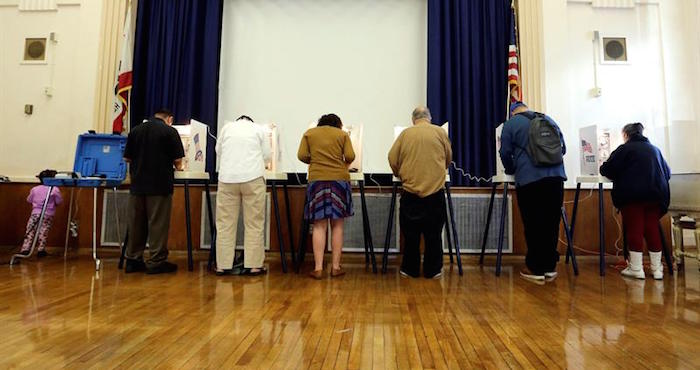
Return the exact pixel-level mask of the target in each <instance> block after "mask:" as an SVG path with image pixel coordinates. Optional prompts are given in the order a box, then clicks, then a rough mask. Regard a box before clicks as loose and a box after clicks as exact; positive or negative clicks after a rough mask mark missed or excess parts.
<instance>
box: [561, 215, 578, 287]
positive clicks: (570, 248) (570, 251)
mask: <svg viewBox="0 0 700 370" xmlns="http://www.w3.org/2000/svg"><path fill="white" fill-rule="evenodd" d="M561 219H562V222H563V223H564V233H566V258H567V259H568V258H569V257H571V267H573V269H574V275H576V276H578V263H576V252H575V251H574V243H573V240H572V239H571V227H570V226H569V221H568V220H567V217H566V208H564V207H561Z"/></svg>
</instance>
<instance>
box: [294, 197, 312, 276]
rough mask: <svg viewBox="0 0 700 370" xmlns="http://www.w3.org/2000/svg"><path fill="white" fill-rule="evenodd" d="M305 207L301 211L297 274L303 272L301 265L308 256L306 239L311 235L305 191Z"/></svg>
mask: <svg viewBox="0 0 700 370" xmlns="http://www.w3.org/2000/svg"><path fill="white" fill-rule="evenodd" d="M304 194H305V195H304V206H303V207H302V211H301V231H300V232H299V249H298V254H297V266H296V270H297V274H298V273H299V272H300V271H301V265H302V264H303V263H304V255H305V254H306V238H307V236H308V233H309V220H307V219H306V217H304V213H305V210H306V203H307V202H308V201H309V198H308V197H307V196H306V191H304Z"/></svg>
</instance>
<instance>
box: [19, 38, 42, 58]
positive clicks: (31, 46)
mask: <svg viewBox="0 0 700 370" xmlns="http://www.w3.org/2000/svg"><path fill="white" fill-rule="evenodd" d="M24 60H25V61H28V62H40V61H45V60H46V38H45V37H44V38H27V39H25V40H24Z"/></svg>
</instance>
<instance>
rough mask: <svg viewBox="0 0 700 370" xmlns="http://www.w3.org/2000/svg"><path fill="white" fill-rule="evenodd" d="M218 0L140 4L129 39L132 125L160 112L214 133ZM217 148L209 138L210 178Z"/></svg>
mask: <svg viewBox="0 0 700 370" xmlns="http://www.w3.org/2000/svg"><path fill="white" fill-rule="evenodd" d="M222 15H223V1H222V0H207V1H191V0H142V1H139V4H138V15H137V18H136V33H135V40H134V42H135V43H134V82H133V90H132V95H131V125H132V127H134V125H137V124H139V123H141V121H142V120H143V119H144V118H147V117H149V116H150V115H152V114H153V112H155V111H156V110H158V109H159V108H169V109H171V110H172V111H173V113H174V114H175V122H176V123H177V122H185V121H188V120H189V119H190V118H194V119H196V120H198V121H200V122H203V123H206V124H207V125H209V127H210V129H211V131H212V133H214V134H215V133H216V126H217V115H218V101H219V59H220V58H219V54H220V49H221V24H222ZM215 145H216V143H215V142H214V140H213V139H212V138H211V137H208V146H207V166H206V168H207V171H208V172H209V173H210V174H213V173H214V169H215V160H216V155H215V151H214V146H215Z"/></svg>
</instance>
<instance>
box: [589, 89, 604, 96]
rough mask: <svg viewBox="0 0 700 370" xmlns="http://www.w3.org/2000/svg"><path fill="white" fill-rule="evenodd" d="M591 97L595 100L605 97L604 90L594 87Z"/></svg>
mask: <svg viewBox="0 0 700 370" xmlns="http://www.w3.org/2000/svg"><path fill="white" fill-rule="evenodd" d="M591 95H592V96H593V97H594V98H600V96H601V95H603V89H601V88H600V87H594V88H592V89H591Z"/></svg>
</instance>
